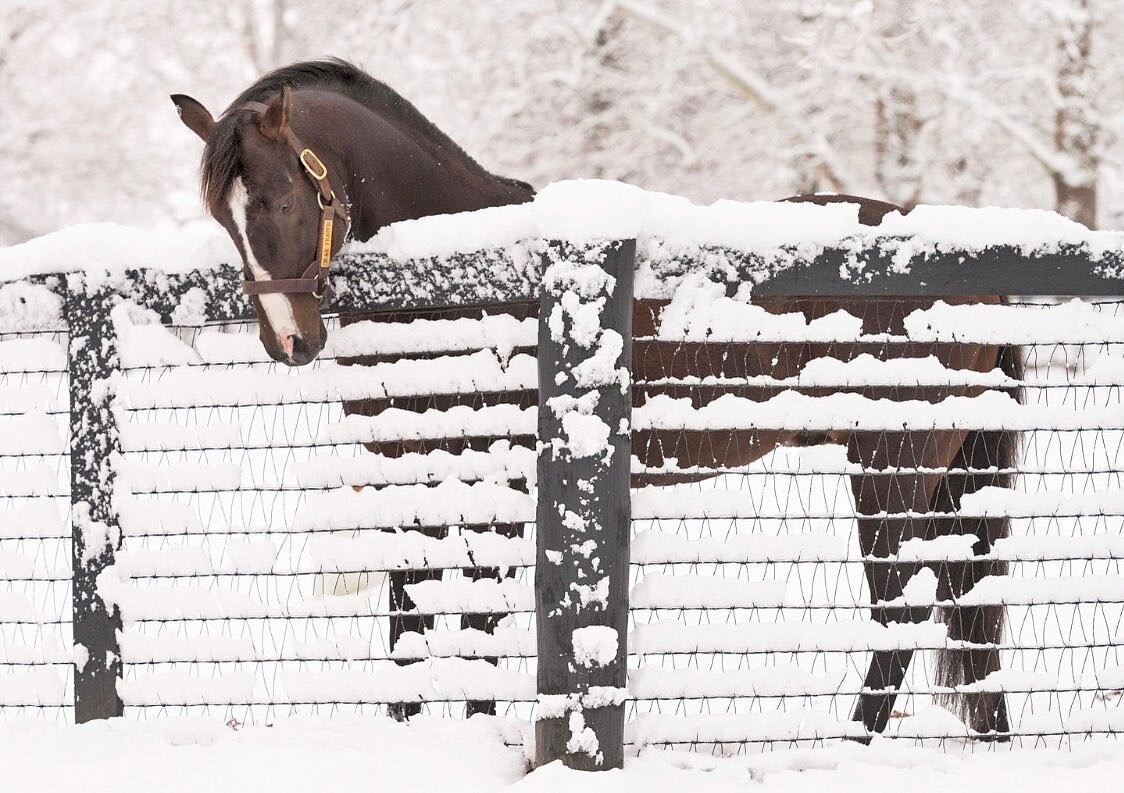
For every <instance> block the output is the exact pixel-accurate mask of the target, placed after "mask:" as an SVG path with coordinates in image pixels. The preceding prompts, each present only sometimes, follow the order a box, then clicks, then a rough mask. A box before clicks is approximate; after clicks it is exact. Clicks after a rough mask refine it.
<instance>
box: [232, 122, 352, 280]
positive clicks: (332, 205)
mask: <svg viewBox="0 0 1124 793" xmlns="http://www.w3.org/2000/svg"><path fill="white" fill-rule="evenodd" d="M238 109H239V110H249V111H250V112H251V113H257V114H258V115H262V114H264V113H265V112H266V111H267V110H269V106H268V105H264V104H262V103H261V102H247V103H246V104H244V105H242V106H241V107H240V108H238ZM285 140H286V142H288V144H289V147H290V148H291V149H292V150H293V151H294V152H296V155H297V159H298V160H300V162H301V165H302V166H304V172H305V173H306V174H307V175H308V178H309V179H311V180H312V184H313V186H314V187H315V188H316V203H318V204H319V205H320V230H319V233H318V234H317V235H316V236H317V242H316V258H315V259H313V260H312V264H310V265H308V267H307V268H305V271H304V273H302V274H301V276H300V277H299V278H279V279H270V280H268V281H243V282H242V289H243V291H244V292H245V293H246V294H247V295H266V294H274V293H282V294H305V293H311V294H312V296H313V297H315V298H317V299H318V300H319V299H321V298H323V297H324V295H325V294H327V289H328V267H329V266H330V265H331V263H332V236H333V227H334V221H335V218H336V217H339V218H340V220H341V221H343V225H344V229H345V233H346V229H347V225H348V217H347V210H346V209H344V208H343V205H342V202H341V201H339V200H338V199H337V198H336V194H335V191H333V190H332V183H331V182H329V181H328V166H327V165H325V164H324V161H323V160H321V159H320V158H319V157H317V156H316V153H315V152H313V151H312V149H310V148H308V147H307V146H305V145H304V144H303V143H301V141H300V139H299V138H298V137H297V136H296V135H295V134H293V130H292V129H291V128H287V129H286V130H285Z"/></svg>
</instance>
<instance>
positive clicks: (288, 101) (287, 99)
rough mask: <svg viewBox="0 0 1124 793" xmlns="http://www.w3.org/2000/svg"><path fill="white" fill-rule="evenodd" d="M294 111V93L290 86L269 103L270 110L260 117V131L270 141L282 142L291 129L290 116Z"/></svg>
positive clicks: (284, 88)
mask: <svg viewBox="0 0 1124 793" xmlns="http://www.w3.org/2000/svg"><path fill="white" fill-rule="evenodd" d="M292 109H293V92H292V91H290V90H289V86H287V85H285V86H282V87H281V93H280V94H279V95H278V96H277V97H275V98H274V100H273V101H272V102H270V103H269V109H268V110H266V111H265V112H264V113H262V114H261V115H260V116H259V117H258V131H260V132H261V134H262V135H264V136H265V137H267V138H269V139H270V140H281V139H282V138H283V137H285V133H286V132H287V131H288V129H289V114H290V113H291V112H292Z"/></svg>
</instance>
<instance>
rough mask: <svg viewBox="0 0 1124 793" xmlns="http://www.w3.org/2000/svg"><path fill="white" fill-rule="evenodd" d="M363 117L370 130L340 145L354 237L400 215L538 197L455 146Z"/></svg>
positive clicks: (410, 217)
mask: <svg viewBox="0 0 1124 793" xmlns="http://www.w3.org/2000/svg"><path fill="white" fill-rule="evenodd" d="M354 113H355V111H354V109H353V110H352V114H354ZM349 115H351V114H349ZM359 119H362V120H364V121H365V122H366V129H365V134H356V135H348V139H347V140H345V141H341V142H339V144H338V148H337V151H341V152H342V155H341V159H342V160H343V163H344V168H343V173H344V174H345V176H346V180H345V187H344V189H345V190H346V192H347V197H348V200H349V202H350V204H351V236H352V237H353V238H354V239H357V240H366V239H369V238H370V237H372V236H374V234H375V232H377V231H378V230H379V229H380V228H382V227H383V226H386V225H388V224H390V223H396V222H398V221H400V220H414V219H416V218H421V217H427V216H429V215H445V214H452V213H455V212H469V211H472V210H475V209H483V208H485V207H493V206H503V205H506V204H520V203H524V202H526V201H530V200H531V199H532V198H533V197H534V191H533V190H531V189H530V188H529V187H527V186H525V185H522V184H521V183H518V182H513V181H511V180H508V179H504V178H501V177H498V176H495V175H493V174H490V173H488V172H487V171H485V170H484V169H483V168H481V167H480V166H478V165H476V164H475V163H473V162H472V161H471V160H469V159H468V158H467V156H466V155H465V154H463V153H462V152H460V151H458V150H457V149H455V148H450V147H442V146H441V145H439V144H438V143H436V142H434V141H433V140H431V139H429V138H426V137H424V136H422V135H420V134H412V132H411V131H410V130H407V129H403V128H402V127H401V126H400V125H399V124H396V123H394V122H391V121H388V120H385V119H381V118H378V117H377V116H375V115H374V114H373V113H372V112H371V111H369V110H366V109H363V110H362V112H361V113H360V114H359V115H358V116H357V117H356V118H354V119H352V120H359ZM360 128H361V129H362V128H363V127H360ZM351 129H355V127H351Z"/></svg>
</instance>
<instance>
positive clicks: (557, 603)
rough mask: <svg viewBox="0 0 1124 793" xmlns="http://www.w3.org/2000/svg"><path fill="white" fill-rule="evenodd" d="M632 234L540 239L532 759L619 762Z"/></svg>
mask: <svg viewBox="0 0 1124 793" xmlns="http://www.w3.org/2000/svg"><path fill="white" fill-rule="evenodd" d="M635 253H636V242H635V240H626V241H623V242H622V241H616V242H605V243H600V244H595V245H592V246H583V247H579V246H574V245H571V244H569V243H560V242H550V243H548V244H547V250H546V254H545V259H546V260H545V262H544V272H543V282H542V296H541V302H540V306H539V344H538V370H539V419H538V431H539V453H538V554H537V560H536V574H535V614H536V620H537V630H538V712H537V714H536V726H535V745H536V750H535V760H536V765H542V764H545V763H549V762H552V761H554V760H558V759H561V760H562V762H563V763H565V764H566V765H567V766H569V767H571V768H577V769H583V770H598V769H609V768H619V767H620V766H621V765H622V764H623V762H624V699H625V693H626V692H625V683H626V659H627V652H626V644H625V642H626V638H627V633H628V586H629V576H628V563H629V554H628V546H629V519H630V513H631V510H630V504H629V475H630V460H631V448H630V421H631V407H632V395H631V382H630V381H631V377H630V374H629V372H630V365H631V360H632V283H633V266H634V260H635Z"/></svg>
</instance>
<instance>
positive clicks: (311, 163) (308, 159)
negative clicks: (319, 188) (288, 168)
mask: <svg viewBox="0 0 1124 793" xmlns="http://www.w3.org/2000/svg"><path fill="white" fill-rule="evenodd" d="M299 156H300V160H301V165H303V166H304V169H305V170H306V171H308V175H309V176H311V177H312V178H313V179H315V180H316V181H318V182H319V181H322V180H323V179H325V178H327V176H328V166H327V165H325V164H324V163H323V161H322V160H321V159H320V158H319V157H317V156H316V152H314V151H313V150H312V149H302V150H301V153H300V155H299ZM317 170H319V171H320V172H319V173H317V172H316V171H317Z"/></svg>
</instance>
